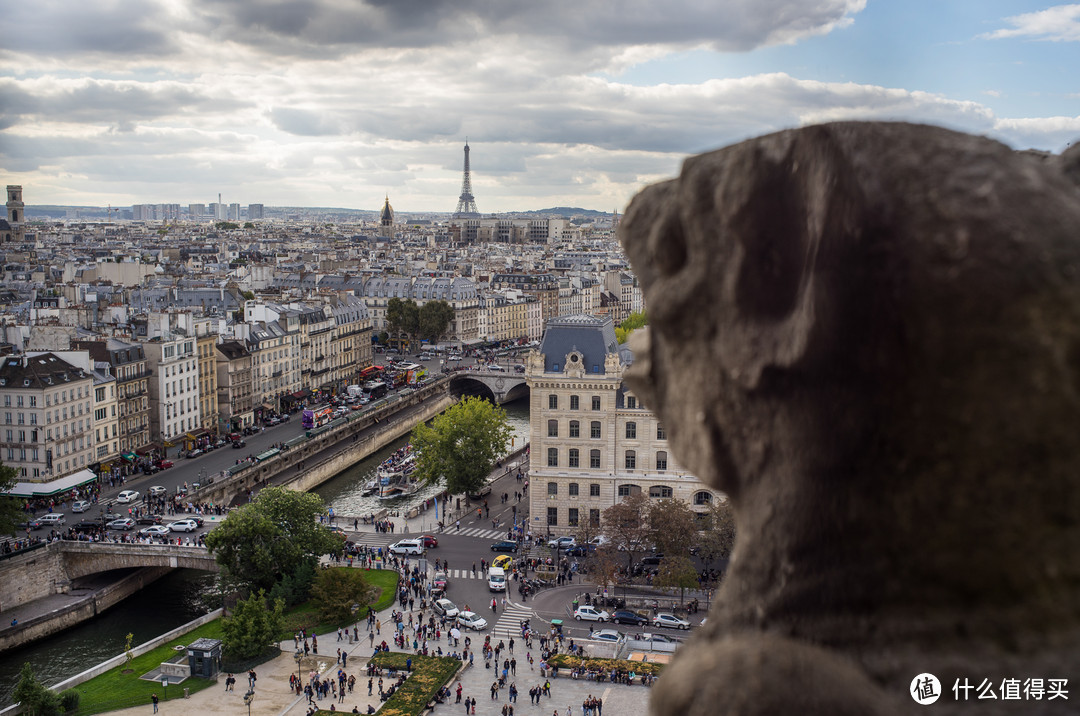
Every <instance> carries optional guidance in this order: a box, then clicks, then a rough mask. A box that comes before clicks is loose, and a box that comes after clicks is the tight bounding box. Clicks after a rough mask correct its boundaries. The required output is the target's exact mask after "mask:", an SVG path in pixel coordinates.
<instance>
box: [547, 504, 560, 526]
mask: <svg viewBox="0 0 1080 716" xmlns="http://www.w3.org/2000/svg"><path fill="white" fill-rule="evenodd" d="M558 524H559V508H558V507H549V508H548V527H557V526H558Z"/></svg>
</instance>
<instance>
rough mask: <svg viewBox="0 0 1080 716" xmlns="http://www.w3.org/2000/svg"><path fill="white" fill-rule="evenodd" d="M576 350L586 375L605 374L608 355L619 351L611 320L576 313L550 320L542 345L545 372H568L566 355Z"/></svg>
mask: <svg viewBox="0 0 1080 716" xmlns="http://www.w3.org/2000/svg"><path fill="white" fill-rule="evenodd" d="M573 351H577V352H578V353H580V354H581V359H582V362H583V364H584V365H585V372H587V373H603V372H604V361H605V360H606V359H607V355H608V354H609V353H618V352H619V342H618V341H617V340H616V339H615V326H614V324H613V323H612V322H611V319H610V318H599V317H597V316H590V315H587V314H584V313H575V314H571V315H569V316H560V317H558V318H553V319H551V320H550V321H548V324H547V330H546V331H544V339H543V341H541V342H540V352H541V353H542V354H543V355H544V371H546V372H549V373H550V372H561V371H563V370H565V368H566V356H567V355H568V354H569V353H571V352H573ZM556 366H557V367H556Z"/></svg>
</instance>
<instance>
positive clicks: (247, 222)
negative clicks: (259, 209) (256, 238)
mask: <svg viewBox="0 0 1080 716" xmlns="http://www.w3.org/2000/svg"><path fill="white" fill-rule="evenodd" d="M244 228H245V229H254V228H255V224H253V223H252V222H250V221H245V222H244Z"/></svg>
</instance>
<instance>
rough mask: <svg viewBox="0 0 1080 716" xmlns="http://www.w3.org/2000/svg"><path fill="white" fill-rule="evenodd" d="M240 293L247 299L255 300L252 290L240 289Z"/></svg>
mask: <svg viewBox="0 0 1080 716" xmlns="http://www.w3.org/2000/svg"><path fill="white" fill-rule="evenodd" d="M240 295H241V296H243V297H244V299H245V300H247V301H254V300H255V292H254V291H241V292H240Z"/></svg>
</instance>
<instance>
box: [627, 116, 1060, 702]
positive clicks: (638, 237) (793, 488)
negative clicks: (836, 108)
mask: <svg viewBox="0 0 1080 716" xmlns="http://www.w3.org/2000/svg"><path fill="white" fill-rule="evenodd" d="M1078 184H1080V147H1078V146H1073V147H1072V148H1071V149H1070V150H1068V151H1066V152H1065V153H1064V154H1062V155H1060V156H1052V155H1047V154H1041V153H1036V152H1017V151H1014V150H1012V149H1010V148H1009V147H1007V146H1005V145H1003V144H1000V143H998V142H995V141H992V140H990V139H986V138H982V137H975V136H970V135H965V134H961V133H957V132H953V131H949V130H945V129H941V128H936V127H929V126H921V125H913V124H903V123H855V122H853V123H837V124H827V125H821V126H811V127H806V128H802V129H796V130H790V131H784V132H779V133H777V134H772V135H769V136H765V137H760V138H757V139H753V140H750V141H746V142H742V143H740V144H737V145H734V146H730V147H727V148H725V149H721V150H718V151H716V152H712V153H709V154H705V155H702V156H697V157H693V158H691V159H688V160H687V161H686V163H685V165H684V167H683V170H682V172H681V174H680V176H679V177H678V178H676V179H673V180H671V181H667V182H664V183H661V184H657V185H655V186H651V187H648V188H647V189H645V190H644V191H642V192H641V193H640V194H639V195H638V196H637V197H636V198H635V199H634V200H633V202H632V203H631V205H630V207H629V208H628V210H627V212H626V215H625V218H624V221H623V223H622V226H621V227H620V236H621V240H622V242H623V244H624V245H625V248H626V252H627V254H628V256H629V258H630V261H631V264H632V266H633V268H634V271H635V273H636V274H637V276H638V277H639V279H640V280H641V283H642V286H643V289H644V293H645V298H646V304H647V306H648V316H649V324H650V325H649V328H648V330H647V333H645V334H644V335H639V334H638V333H635V335H634V336H633V338H632V341H633V342H632V344H631V345H632V347H633V348H634V353H635V362H634V365H633V366H632V368H631V369H630V370H629V372H628V373H627V376H626V379H627V381H628V383H629V384H630V386H631V387H632V388H633V389H634V390H635V391H636V392H637V393H638V394H639V395H640V396H642V397H643V398H644V400H645V403H646V405H648V406H649V407H650V408H651V409H652V410H654V411H655V412H656V413H657V414H658V415H659V417H660V419H661V420H662V421H663V422H664V424H665V426H667V427H668V430H669V436H670V439H671V442H672V445H673V450H674V452H675V453H676V455H677V456H678V458H679V461H680V462H681V463H683V464H684V465H687V466H688V467H689V468H690V469H691V470H692V471H693V472H694V473H695V474H696V475H698V476H699V477H700V478H701V479H702V480H703V481H705V482H706V483H708V484H710V485H712V486H714V487H716V488H718V489H720V490H722V491H723V492H725V493H726V494H727V495H729V496H730V499H731V501H732V504H733V507H734V511H735V515H736V526H737V538H736V548H735V552H734V555H733V558H732V561H731V564H730V567H729V569H728V573H727V576H726V578H725V580H724V582H723V585H722V587H721V589H720V590H719V592H718V595H717V598H716V603H715V604H714V606H713V608H712V610H711V612H710V615H709V617H710V618H709V621H708V623H707V625H706V626H705V627H703V628H702V629H701V633H700V634H699V636H698V637H696V638H695V639H693V640H692V641H691V642H690V643H689V644H687V645H686V646H685V647H684V648H683V649H682V650H681V651H680V653H679V654H678V656H677V658H676V659H675V661H674V663H673V665H672V666H671V667H670V668H669V669H668V670H667V671H666V672H665V674H664V676H663V677H662V678H661V679H660V681H659V682H658V684H657V687H656V689H655V692H654V694H653V696H652V699H651V709H652V713H653V714H655V715H657V716H668V715H671V716H676V715H678V716H696V715H699V714H701V715H704V714H710V715H711V714H733V715H735V714H737V715H739V716H749V715H757V714H762V715H764V714H798V716H816V715H818V714H821V715H825V714H829V715H830V716H833V715H836V714H897V713H940V714H961V713H964V714H966V713H971V714H979V716H990V715H992V714H1040V713H1046V714H1058V713H1061V714H1064V713H1078V712H1080V186H1078ZM639 333H644V332H639ZM923 673H926V674H932V675H933V676H934V677H936V679H938V680H939V683H940V687H939V691H940V693H939V699H938V701H937V702H936V703H935V704H933V705H930V706H924V705H920V704H919V703H917V702H916V700H915V696H916V695H918V696H919V698H926V694H925V693H924V694H922V695H919V694H918V693H917V692H915V693H914V694H913V689H914V687H915V686H916V684H913V679H915V677H916V676H918V675H920V674H923ZM1034 679H1041V680H1042V681H1041V682H1038V681H1033V680H1034ZM1061 679H1068V680H1069V681H1068V683H1067V685H1066V687H1065V688H1066V689H1067V690H1068V691H1071V693H1068V694H1067V695H1068V699H1067V700H1065V699H1063V698H1061V697H1060V694H1059V695H1058V696H1057V698H1050V696H1052V694H1051V693H1050V692H1049V687H1050V686H1051V684H1050V680H1055V682H1054V684H1053V686H1056V687H1057V688H1058V690H1059V691H1060V688H1061V687H1062V684H1061V682H1060V680H1061ZM1014 680H1015V681H1014ZM1040 683H1041V686H1042V688H1043V692H1042V698H1041V699H1038V700H1037V699H1036V698H1035V696H1036V694H1037V689H1038V688H1039V686H1040ZM988 687H989V691H988ZM988 693H992V694H993V695H994V696H995V698H994V699H989V698H988ZM1014 693H1018V694H1019V696H1018V698H1017V699H1012V698H1011V696H1012V695H1013V694H1014ZM980 695H981V696H983V698H979V696H980Z"/></svg>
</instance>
